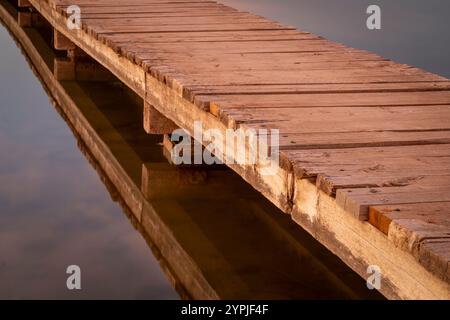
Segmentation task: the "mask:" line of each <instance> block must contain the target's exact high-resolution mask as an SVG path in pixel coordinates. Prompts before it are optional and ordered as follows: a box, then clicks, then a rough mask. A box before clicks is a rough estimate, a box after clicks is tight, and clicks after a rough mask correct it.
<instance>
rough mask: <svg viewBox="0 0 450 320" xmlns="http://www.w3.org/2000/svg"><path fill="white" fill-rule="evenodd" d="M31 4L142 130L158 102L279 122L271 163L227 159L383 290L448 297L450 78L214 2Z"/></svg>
mask: <svg viewBox="0 0 450 320" xmlns="http://www.w3.org/2000/svg"><path fill="white" fill-rule="evenodd" d="M29 3H30V4H31V5H32V7H33V8H34V9H35V10H36V11H37V12H39V14H40V15H42V17H43V18H44V19H45V20H47V21H48V22H49V23H50V24H51V25H52V26H53V27H54V29H55V45H56V46H57V48H58V49H68V50H71V51H72V52H73V51H74V50H73V49H74V47H75V46H76V47H78V48H80V49H82V51H83V52H85V53H87V54H88V55H89V56H90V57H91V58H93V59H95V60H96V61H98V62H99V63H100V64H101V65H103V66H104V67H105V68H106V69H107V70H109V71H110V72H112V73H113V74H114V75H115V76H117V77H118V78H119V79H120V80H121V81H123V82H124V83H125V84H126V85H127V86H128V87H129V88H131V89H132V90H133V91H134V92H136V93H137V94H138V95H139V96H140V97H141V98H142V99H143V100H144V104H145V105H144V112H143V113H144V121H143V122H144V124H145V128H146V129H147V131H148V132H149V133H151V132H152V128H154V127H157V125H158V124H155V123H154V121H155V116H154V115H155V112H157V114H159V115H163V116H164V117H165V119H161V120H160V121H161V122H163V123H172V124H175V125H176V126H178V127H180V128H183V129H185V130H187V131H188V132H189V133H191V134H192V133H193V130H194V122H195V121H196V120H201V121H202V122H203V126H204V127H205V130H207V129H218V130H221V131H222V132H225V130H226V129H227V128H233V129H237V128H245V129H248V128H250V129H259V128H266V129H271V128H273V129H279V130H280V134H281V146H280V148H281V151H280V159H281V161H280V163H279V165H278V166H277V174H275V175H270V176H269V175H264V174H262V172H261V170H262V168H261V166H260V165H259V164H256V165H254V166H239V165H232V166H230V167H231V168H232V169H233V170H234V171H236V172H237V173H238V174H239V175H240V176H242V177H243V178H244V179H245V180H246V181H247V182H249V183H250V184H251V185H252V186H253V187H254V188H255V189H257V190H258V191H260V192H261V193H262V194H263V195H264V196H265V197H266V198H267V199H269V200H270V201H271V202H272V203H274V204H275V205H276V206H277V207H278V208H280V209H281V210H282V211H284V212H285V213H287V214H290V215H291V217H292V219H293V220H294V221H295V222H297V223H298V224H299V225H300V226H302V227H303V228H305V229H306V230H307V231H308V232H310V233H311V234H312V235H313V236H314V237H315V238H316V239H317V240H319V241H320V242H321V243H322V244H324V245H325V246H326V247H328V248H329V249H330V250H331V251H333V252H334V253H335V254H336V255H337V256H339V257H340V258H341V259H342V260H343V261H344V262H345V263H346V264H347V265H348V266H350V267H351V268H352V269H353V270H355V271H356V272H357V273H358V274H360V275H361V276H362V277H364V278H366V277H367V276H368V275H367V267H368V266H370V265H377V266H379V267H380V268H381V270H382V285H381V289H380V291H381V292H382V293H383V294H384V295H385V296H386V297H388V298H392V299H398V298H409V299H412V298H420V299H435V298H440V299H449V298H450V286H449V283H450V281H449V280H450V268H449V263H450V215H449V214H450V80H448V79H445V78H442V77H440V76H437V75H434V74H430V73H427V72H425V71H423V70H419V69H417V68H413V67H410V66H406V65H401V64H397V63H394V62H392V61H389V60H386V59H383V58H382V57H379V56H377V55H375V54H373V53H369V52H365V51H362V50H356V49H352V48H348V47H345V46H344V45H342V44H337V43H333V42H330V41H328V40H325V39H323V38H320V37H318V36H315V35H313V34H310V33H306V32H301V31H298V30H295V29H294V28H291V27H286V26H283V25H281V24H279V23H277V22H273V21H270V20H268V19H265V18H262V17H259V16H256V15H253V14H250V13H243V12H239V11H237V10H235V9H232V8H229V7H226V6H224V5H221V4H218V3H215V2H213V1H201V0H195V1H194V0H170V1H168V0H152V1H150V0H123V1H122V0H121V1H119V0H98V1H93V0H70V1H69V0H58V1H57V0H48V1H44V0H29ZM25 5H26V4H25ZM69 5H78V6H79V7H80V8H81V22H82V28H81V29H80V30H69V29H68V28H67V24H66V23H67V16H68V15H67V13H66V8H67V6H69ZM69 40H70V41H69ZM77 70H78V69H77ZM80 74H82V72H81V73H80ZM77 75H78V73H76V72H75V76H77ZM246 147H248V148H250V146H246ZM267 254H270V253H267Z"/></svg>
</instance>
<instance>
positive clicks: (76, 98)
mask: <svg viewBox="0 0 450 320" xmlns="http://www.w3.org/2000/svg"><path fill="white" fill-rule="evenodd" d="M0 4H3V5H4V2H3V0H0ZM2 19H3V20H4V21H5V17H3V18H2ZM5 23H6V22H5ZM6 24H7V23H6ZM10 28H11V29H12V27H11V25H10ZM26 31H27V32H26V34H25V33H23V32H22V33H20V30H19V31H17V30H13V32H14V33H15V36H16V37H17V38H18V39H19V41H20V42H23V41H24V40H25V36H26V37H29V38H30V39H32V41H33V43H34V48H33V46H32V47H28V48H25V49H26V50H27V51H26V54H27V55H28V56H31V57H34V56H35V53H40V54H41V56H40V57H41V58H40V59H42V61H41V63H39V62H38V63H36V61H37V60H39V58H35V59H34V64H35V67H36V69H37V72H38V74H39V76H40V77H41V78H42V79H45V81H44V85H45V86H46V87H47V91H48V92H49V94H50V95H51V96H52V97H53V98H52V99H55V100H57V101H59V104H57V105H56V110H57V111H58V112H59V113H60V114H61V115H62V117H63V118H64V119H65V120H66V123H64V122H63V121H60V120H59V121H56V117H55V115H54V114H52V112H54V111H53V110H50V109H49V108H46V106H45V103H43V101H38V99H37V100H36V101H35V103H33V104H32V105H22V106H20V108H19V109H20V110H17V111H16V110H14V109H17V107H16V106H12V105H11V104H8V105H6V104H2V106H1V109H2V111H1V112H2V113H5V112H6V113H7V114H8V116H9V119H11V118H14V117H15V116H16V112H23V115H26V114H27V113H30V112H33V116H32V119H27V120H26V121H25V120H23V119H22V118H20V117H18V120H17V119H16V124H20V125H23V126H28V127H31V128H32V129H33V130H27V134H24V135H23V136H22V138H21V139H23V141H24V142H22V143H23V144H20V143H17V141H16V140H15V138H16V137H15V136H12V135H9V134H8V130H7V129H8V128H9V125H7V124H5V122H7V121H8V120H6V119H8V117H6V118H4V117H2V119H1V121H0V122H1V123H2V124H1V127H0V128H1V129H2V131H1V133H2V134H1V135H0V138H1V139H0V143H1V147H2V150H8V152H2V157H1V158H0V179H1V180H0V182H1V183H0V186H1V187H0V204H1V205H0V208H1V214H0V219H1V220H2V223H1V225H0V250H1V254H0V259H1V260H0V261H1V267H0V280H1V282H0V297H6V298H21V297H32V298H46V297H53V298H61V297H62V298H67V297H88V298H90V297H97V298H116V297H127V298H135V297H144V298H173V297H174V295H173V293H174V291H173V290H172V289H170V288H169V286H168V283H170V285H171V286H172V288H175V290H176V291H177V292H178V294H179V295H180V296H181V297H182V298H227V299H240V298H242V299H270V298H272V299H282V298H283V299H284V298H286V299H313V298H321V299H325V298H379V295H377V294H376V293H374V292H371V291H369V290H367V288H366V287H365V282H364V281H363V280H362V279H361V278H360V277H359V276H357V275H356V274H355V273H353V272H352V271H351V270H350V269H349V268H348V267H346V266H345V265H344V264H343V263H342V262H341V261H340V260H339V259H337V258H336V257H335V256H334V255H332V254H331V253H330V252H328V251H327V250H326V249H325V248H324V247H322V246H321V245H320V244H319V243H318V242H316V241H315V240H314V239H313V238H311V237H310V236H309V235H308V234H307V233H306V232H304V231H303V230H302V229H300V228H299V227H298V226H297V225H296V224H294V223H293V222H291V220H290V219H289V217H288V216H285V215H283V214H282V213H281V212H280V211H279V210H278V209H276V208H275V207H274V206H273V205H271V204H270V203H269V202H268V201H267V200H266V199H265V198H264V197H262V196H261V195H260V194H259V193H257V192H256V191H254V190H253V189H252V188H251V187H250V186H249V185H247V184H246V183H245V182H243V181H242V179H241V178H240V177H238V176H237V175H236V174H234V173H233V172H232V171H230V170H228V169H226V168H224V167H216V168H196V169H192V168H177V167H175V166H172V165H170V164H169V163H168V161H167V160H166V158H165V157H164V155H163V147H162V144H161V142H162V137H161V136H151V135H147V134H146V133H145V132H144V131H143V129H142V101H140V100H139V99H138V98H137V97H136V96H135V95H134V94H133V93H131V92H129V91H128V89H127V88H125V87H124V86H123V85H122V84H121V83H119V82H118V81H114V82H86V81H84V82H83V81H59V82H58V81H55V79H54V78H52V72H53V60H54V59H55V58H56V57H57V55H58V54H55V53H54V52H53V51H51V50H48V46H47V47H46V46H43V43H45V42H47V43H48V41H47V40H48V34H47V33H46V32H42V30H40V31H39V32H36V30H29V29H27V30H26ZM43 39H47V40H43ZM1 40H2V42H5V40H4V39H1ZM2 51H3V47H2ZM36 59H37V60H36ZM2 65H3V63H2ZM2 94H4V93H2ZM24 94H25V95H27V93H24ZM30 108H33V111H31V110H30ZM6 109H7V110H8V111H5V110H6ZM41 118H42V119H41ZM22 120H23V121H25V122H23V123H22V122H21V121H22ZM67 125H68V126H69V127H70V128H71V130H72V133H73V135H74V136H75V137H76V141H77V144H78V147H79V149H80V150H81V151H82V153H83V154H84V155H85V157H86V158H87V159H88V160H89V163H90V164H91V166H92V167H93V168H94V169H95V171H96V172H97V174H98V176H99V177H100V180H101V181H102V182H103V184H104V186H105V187H106V189H107V190H108V192H109V194H110V196H111V198H112V199H113V200H114V201H116V202H118V203H119V204H120V205H121V207H122V208H123V212H124V213H125V214H126V216H127V217H128V218H129V221H130V222H131V225H133V226H134V227H135V228H136V229H137V230H138V231H139V233H137V232H134V233H133V232H131V230H130V228H129V226H126V225H125V224H124V223H123V222H124V221H126V219H123V215H122V217H119V216H118V214H117V212H118V210H117V207H116V206H115V205H113V202H112V201H105V192H104V188H99V186H98V178H95V177H94V175H93V174H92V170H90V169H89V168H88V167H87V166H86V165H85V161H84V162H83V161H80V157H79V155H78V154H76V153H74V152H73V144H72V143H71V142H70V141H71V140H73V138H71V137H70V136H69V134H68V131H67V130H66V126H67ZM55 132H57V133H58V134H55ZM28 139H30V141H33V142H34V143H36V145H33V146H31V145H28V144H27V141H28ZM43 140H45V141H43ZM6 148H7V149H6ZM139 234H140V235H141V236H142V238H144V239H145V240H146V244H147V248H146V249H145V250H144V246H143V245H142V243H141V242H140V239H139V237H137V235H139ZM148 247H150V249H151V250H152V252H153V257H151V256H150V255H149V254H148ZM146 250H147V251H146ZM155 258H156V260H157V261H158V264H159V267H160V268H157V263H155V262H156V261H155ZM36 261H37V262H36ZM73 263H74V264H79V265H80V266H81V267H82V269H83V270H86V272H85V274H86V277H84V278H83V283H85V286H84V290H83V291H82V293H81V294H80V295H78V296H77V295H73V293H70V292H68V291H67V290H64V288H63V287H64V285H65V274H64V272H61V269H62V267H63V266H67V265H68V264H73ZM160 270H162V271H163V272H164V273H165V274H166V277H167V279H168V280H169V281H168V282H165V281H162V278H161V276H160V274H161V273H160V272H161V271H160ZM44 283H47V284H48V286H49V288H45V285H44Z"/></svg>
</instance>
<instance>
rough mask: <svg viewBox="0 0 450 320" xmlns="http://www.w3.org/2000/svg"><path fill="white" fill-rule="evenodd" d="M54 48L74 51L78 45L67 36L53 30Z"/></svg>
mask: <svg viewBox="0 0 450 320" xmlns="http://www.w3.org/2000/svg"><path fill="white" fill-rule="evenodd" d="M53 46H54V48H55V49H56V50H74V49H75V48H76V45H75V44H74V43H73V42H72V41H70V40H69V39H68V38H67V37H66V36H65V35H63V34H62V33H61V32H59V31H58V30H56V29H53Z"/></svg>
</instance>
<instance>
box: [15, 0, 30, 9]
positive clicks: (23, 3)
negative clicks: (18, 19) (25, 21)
mask: <svg viewBox="0 0 450 320" xmlns="http://www.w3.org/2000/svg"><path fill="white" fill-rule="evenodd" d="M17 6H18V7H19V8H30V7H31V3H30V2H29V1H28V0H17Z"/></svg>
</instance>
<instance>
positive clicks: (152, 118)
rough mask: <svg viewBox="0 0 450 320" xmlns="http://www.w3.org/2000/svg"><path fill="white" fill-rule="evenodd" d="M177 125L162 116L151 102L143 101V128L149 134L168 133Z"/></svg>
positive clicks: (176, 127)
mask: <svg viewBox="0 0 450 320" xmlns="http://www.w3.org/2000/svg"><path fill="white" fill-rule="evenodd" d="M176 129H178V126H177V125H176V124H175V123H174V122H173V121H172V120H170V119H167V118H166V117H165V116H163V115H162V114H161V113H160V112H159V111H158V110H156V109H155V108H154V107H153V106H152V105H151V104H149V103H147V102H144V130H145V131H146V132H147V133H149V134H170V133H172V132H173V131H174V130H176Z"/></svg>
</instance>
